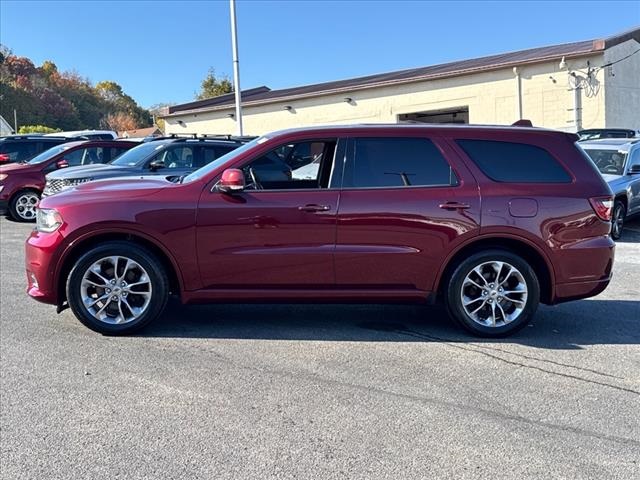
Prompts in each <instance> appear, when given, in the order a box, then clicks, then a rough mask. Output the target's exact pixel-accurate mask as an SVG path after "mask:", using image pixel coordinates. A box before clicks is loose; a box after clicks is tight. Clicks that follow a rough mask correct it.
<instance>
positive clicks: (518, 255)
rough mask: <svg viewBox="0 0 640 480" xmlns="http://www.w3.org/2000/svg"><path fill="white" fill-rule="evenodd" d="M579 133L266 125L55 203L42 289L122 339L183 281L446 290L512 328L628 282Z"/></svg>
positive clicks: (227, 289)
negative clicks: (234, 141)
mask: <svg viewBox="0 0 640 480" xmlns="http://www.w3.org/2000/svg"><path fill="white" fill-rule="evenodd" d="M577 140H578V136H577V135H575V134H570V133H565V132H556V131H552V130H545V129H542V128H526V127H480V126H451V125H443V126H427V125H424V126H422V125H420V126H419V125H376V126H373V125H368V126H365V125H357V126H331V127H315V128H306V129H293V130H285V131H281V132H276V133H273V134H268V135H265V136H263V137H260V138H259V139H256V140H254V141H253V142H250V143H247V144H245V145H243V146H242V147H240V148H238V149H236V150H234V151H232V152H230V153H228V154H227V155H225V156H223V157H221V158H219V159H217V160H215V161H213V162H211V163H209V164H208V165H206V166H204V167H202V168H200V169H199V170H196V171H195V172H193V173H191V174H190V175H187V176H186V177H171V176H168V175H165V176H160V175H156V176H153V177H145V178H143V179H140V178H134V177H128V178H116V179H110V180H104V181H99V182H89V183H86V184H83V185H79V186H78V187H76V188H74V189H70V190H68V191H66V192H62V193H60V194H58V195H52V196H50V197H47V198H44V199H43V200H42V201H41V202H40V205H39V207H38V209H37V218H38V220H37V226H36V230H34V231H33V232H32V233H31V236H30V237H29V239H28V240H27V245H26V273H27V281H28V285H27V291H28V294H29V295H30V296H31V297H32V298H34V299H36V300H39V301H41V302H44V303H50V304H53V305H57V307H58V311H61V310H63V309H64V308H65V307H66V306H70V307H71V309H72V311H73V313H74V314H75V315H76V317H77V318H78V319H79V320H80V321H81V322H82V323H83V324H84V325H86V326H87V327H89V328H91V329H93V330H96V331H98V332H102V333H106V334H112V335H116V334H128V333H131V332H134V331H136V330H139V329H140V328H142V327H144V326H145V325H147V324H148V323H149V322H151V321H153V320H154V319H155V318H157V317H158V316H159V315H160V314H161V312H162V311H163V309H164V307H165V306H166V304H167V301H168V298H169V295H170V294H171V293H173V294H176V295H178V296H179V297H180V299H181V301H182V302H183V303H198V302H225V303H228V302H242V303H244V302H274V301H280V302H292V301H294V302H349V301H350V302H366V303H370V302H383V303H384V302H415V303H430V302H438V301H441V302H443V303H444V304H445V305H446V308H447V310H448V312H449V314H450V316H451V318H453V319H454V320H456V321H457V322H458V323H459V324H460V325H462V326H463V327H464V328H466V329H467V330H469V331H470V332H472V333H474V334H476V335H483V336H488V337H499V336H504V335H507V334H510V333H513V332H515V331H517V330H518V329H520V328H523V327H525V326H526V325H528V324H529V323H530V321H531V319H532V318H533V315H534V313H535V311H536V309H537V307H538V304H539V303H545V304H556V303H560V302H565V301H569V300H575V299H580V298H586V297H592V296H594V295H597V294H599V293H600V292H602V291H603V290H604V289H605V288H606V287H607V285H608V284H609V281H610V279H611V272H612V268H613V260H614V251H615V242H614V241H613V240H612V239H611V236H610V235H609V232H610V230H611V209H612V206H613V195H612V193H611V189H610V188H609V186H608V185H607V183H606V182H605V181H604V179H603V178H602V176H601V175H600V174H599V173H598V172H597V170H596V169H595V168H594V166H593V164H592V163H591V161H590V160H589V159H588V158H587V157H586V155H585V154H584V152H582V151H581V150H580V149H579V148H578V147H577V146H576V141H577ZM186 145H189V142H174V143H169V144H167V145H163V144H161V143H157V144H156V145H154V144H153V142H152V143H151V144H147V145H145V147H146V148H153V147H156V148H158V150H159V152H158V153H165V152H164V151H163V149H166V148H167V146H179V147H181V148H184V147H185V146H186ZM138 148H139V149H140V148H142V147H138ZM132 152H134V150H130V151H129V152H128V154H125V155H128V156H130V155H131V154H132ZM194 154H195V150H194ZM125 155H123V156H122V157H121V158H122V159H124V157H125ZM183 158H184V157H183ZM116 163H118V161H116ZM283 163H284V164H286V166H287V169H285V170H284V175H283V174H282V172H281V171H280V167H282V165H283ZM277 165H280V167H277ZM303 169H304V170H303ZM289 171H290V172H291V174H290V175H289V174H288V173H287V172H289Z"/></svg>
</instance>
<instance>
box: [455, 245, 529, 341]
mask: <svg viewBox="0 0 640 480" xmlns="http://www.w3.org/2000/svg"><path fill="white" fill-rule="evenodd" d="M539 301H540V285H539V283H538V278H537V276H536V274H535V272H534V270H533V269H532V268H531V266H530V265H529V264H528V263H527V262H526V261H525V260H524V259H522V258H521V257H519V256H517V255H515V254H513V253H511V252H509V251H506V250H489V251H486V252H481V253H476V254H474V255H472V256H470V257H469V258H467V259H466V260H464V261H463V262H461V263H460V264H459V265H458V266H457V267H456V269H455V270H454V271H453V274H452V275H451V277H450V279H449V284H448V292H447V295H446V303H447V309H448V311H449V314H450V315H451V317H452V318H453V319H454V320H455V321H456V322H457V323H459V324H460V325H461V326H462V327H464V328H465V329H466V330H468V331H470V332H471V333H473V334H475V335H479V336H483V337H502V336H506V335H509V334H512V333H514V332H516V331H518V330H519V329H521V328H522V327H524V326H525V325H526V324H527V322H528V321H529V320H530V319H531V317H532V316H533V315H534V313H535V311H536V309H537V308H538V303H539Z"/></svg>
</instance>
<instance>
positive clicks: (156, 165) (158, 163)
mask: <svg viewBox="0 0 640 480" xmlns="http://www.w3.org/2000/svg"><path fill="white" fill-rule="evenodd" d="M161 168H164V161H163V160H154V161H153V162H151V163H150V164H149V170H151V171H152V172H155V171H156V170H160V169H161Z"/></svg>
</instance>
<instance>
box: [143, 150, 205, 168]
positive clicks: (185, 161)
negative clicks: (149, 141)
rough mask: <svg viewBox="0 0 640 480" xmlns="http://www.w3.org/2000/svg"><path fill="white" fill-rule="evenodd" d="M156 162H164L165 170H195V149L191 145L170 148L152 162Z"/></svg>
mask: <svg viewBox="0 0 640 480" xmlns="http://www.w3.org/2000/svg"><path fill="white" fill-rule="evenodd" d="M155 161H160V162H162V163H163V164H164V167H163V168H169V169H173V168H193V166H194V165H193V147H192V146H189V145H180V146H176V147H173V146H170V147H168V148H167V149H165V150H164V151H162V152H160V153H159V154H158V155H156V156H155V157H154V158H153V159H152V160H151V162H155ZM151 162H150V163H151Z"/></svg>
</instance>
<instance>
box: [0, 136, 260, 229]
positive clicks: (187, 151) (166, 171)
mask: <svg viewBox="0 0 640 480" xmlns="http://www.w3.org/2000/svg"><path fill="white" fill-rule="evenodd" d="M56 138H57V137H56ZM248 140H249V138H235V137H229V138H217V139H216V138H208V137H202V138H192V137H190V138H179V137H170V138H159V139H153V140H151V141H148V142H144V143H140V142H137V141H133V140H126V139H118V140H108V141H107V140H84V141H66V142H64V143H61V144H59V145H57V146H55V147H53V148H50V149H48V150H46V151H44V152H42V153H40V154H39V155H37V156H35V157H33V158H32V159H31V160H29V161H21V162H19V163H11V164H8V165H3V166H0V211H8V213H9V214H10V215H11V217H12V218H13V219H15V220H17V221H22V222H34V221H35V220H36V205H37V203H38V201H39V200H40V198H41V196H43V195H44V196H47V195H52V194H54V193H58V192H61V191H62V190H65V189H67V188H70V187H73V186H76V185H79V184H81V183H85V182H88V181H91V180H98V179H105V178H112V177H123V176H127V175H138V176H140V175H177V176H180V175H185V174H187V173H190V172H192V171H194V170H196V169H197V168H199V167H201V166H203V165H206V164H207V163H209V162H211V161H213V160H215V159H216V158H218V157H220V156H222V155H224V154H226V153H228V152H230V151H231V150H233V149H234V148H237V147H238V146H240V145H241V144H242V143H243V142H246V141H248Z"/></svg>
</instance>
